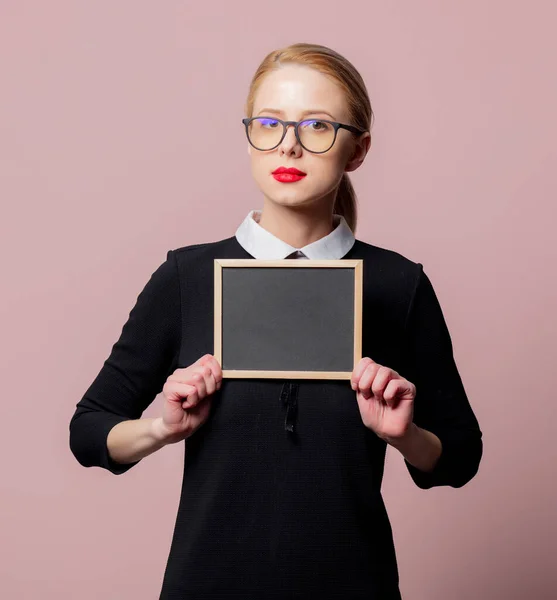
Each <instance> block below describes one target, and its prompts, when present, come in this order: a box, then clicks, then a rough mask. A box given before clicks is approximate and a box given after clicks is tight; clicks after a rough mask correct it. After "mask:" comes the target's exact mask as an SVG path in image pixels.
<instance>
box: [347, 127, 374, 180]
mask: <svg viewBox="0 0 557 600" xmlns="http://www.w3.org/2000/svg"><path fill="white" fill-rule="evenodd" d="M370 147H371V134H370V133H369V131H366V132H365V133H363V134H362V135H361V136H360V137H359V138H358V139H357V140H356V141H355V144H354V148H353V149H352V153H351V155H350V158H349V159H348V162H347V163H346V167H345V168H344V170H345V171H355V170H356V169H357V168H358V167H359V166H360V165H361V164H362V163H363V162H364V159H365V157H366V155H367V153H368V151H369V149H370Z"/></svg>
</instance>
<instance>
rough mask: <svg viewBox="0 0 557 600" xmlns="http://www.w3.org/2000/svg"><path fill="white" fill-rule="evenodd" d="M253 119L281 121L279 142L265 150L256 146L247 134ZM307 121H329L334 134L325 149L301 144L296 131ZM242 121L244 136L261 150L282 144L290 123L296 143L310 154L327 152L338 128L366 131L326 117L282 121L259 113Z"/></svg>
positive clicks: (358, 131) (353, 131) (357, 131)
mask: <svg viewBox="0 0 557 600" xmlns="http://www.w3.org/2000/svg"><path fill="white" fill-rule="evenodd" d="M255 119H272V120H273V121H277V122H278V123H282V127H283V132H282V136H281V138H280V140H279V142H278V143H277V144H276V145H275V146H273V147H272V148H266V149H265V150H263V148H258V147H257V146H256V145H255V144H254V143H253V142H252V141H251V139H250V136H249V124H250V123H251V122H252V121H255ZM307 121H320V122H321V123H330V124H331V125H332V126H333V128H334V130H335V136H334V137H333V141H332V142H331V145H330V146H329V147H328V148H327V149H326V150H321V151H319V152H315V151H314V150H310V149H309V148H306V147H305V146H304V145H303V144H302V140H301V139H300V134H299V133H298V127H299V126H300V124H301V123H305V122H307ZM242 123H243V124H244V125H245V128H246V136H247V138H248V142H249V143H250V144H251V145H252V146H253V147H254V148H255V149H256V150H260V151H261V152H268V151H270V150H274V149H275V148H277V147H278V146H280V145H281V144H282V140H284V138H285V137H286V132H287V131H288V126H289V125H292V126H293V127H294V134H295V135H296V139H297V140H298V143H299V144H300V146H301V147H302V148H303V149H304V150H306V151H307V152H311V153H312V154H324V153H325V152H329V150H330V149H331V148H332V147H333V146H334V145H335V142H336V139H337V134H338V130H339V129H346V130H348V131H350V132H351V133H354V134H356V135H358V136H359V135H362V134H364V133H366V130H365V129H359V128H358V127H354V126H353V125H347V124H346V123H338V122H337V121H329V120H328V119H311V118H310V119H302V120H301V121H283V120H282V119H277V118H276V117H266V116H264V115H259V116H257V117H246V118H245V119H242Z"/></svg>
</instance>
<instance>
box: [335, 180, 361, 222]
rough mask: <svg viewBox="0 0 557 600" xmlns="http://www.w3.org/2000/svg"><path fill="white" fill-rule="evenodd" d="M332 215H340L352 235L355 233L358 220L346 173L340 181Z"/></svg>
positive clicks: (350, 184)
mask: <svg viewBox="0 0 557 600" xmlns="http://www.w3.org/2000/svg"><path fill="white" fill-rule="evenodd" d="M333 213H335V214H337V215H342V216H343V217H344V218H345V220H346V222H347V223H348V227H350V229H351V230H352V233H356V224H357V220H358V215H357V207H356V192H355V191H354V187H353V186H352V182H351V181H350V178H349V177H348V173H343V175H342V179H341V180H340V184H339V186H338V190H337V195H336V198H335V205H334V208H333Z"/></svg>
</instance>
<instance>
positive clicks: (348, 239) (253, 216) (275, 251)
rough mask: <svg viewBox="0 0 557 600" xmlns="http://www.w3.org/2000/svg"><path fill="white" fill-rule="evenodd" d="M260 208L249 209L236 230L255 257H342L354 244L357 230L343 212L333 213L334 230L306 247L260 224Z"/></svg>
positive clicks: (264, 258)
mask: <svg viewBox="0 0 557 600" xmlns="http://www.w3.org/2000/svg"><path fill="white" fill-rule="evenodd" d="M261 212H262V211H261V210H250V211H249V213H248V214H247V216H246V218H245V219H244V220H243V221H242V223H241V224H240V226H239V227H238V229H237V230H236V239H237V240H238V242H239V244H240V245H241V246H242V247H243V248H244V250H246V252H249V254H251V255H252V256H253V257H254V258H256V259H262V260H279V259H283V258H307V259H330V260H331V259H339V258H342V257H343V256H345V255H346V253H347V252H348V251H349V250H350V248H352V246H353V245H354V241H355V237H354V234H353V232H352V230H351V229H350V227H349V226H348V223H347V222H346V219H345V218H344V217H343V216H342V215H338V214H334V215H333V223H334V225H335V228H334V229H333V231H331V233H329V234H328V235H326V236H324V237H322V238H320V239H319V240H316V241H315V242H312V243H311V244H307V245H306V246H304V247H303V248H294V246H291V245H290V244H287V243H286V242H284V241H283V240H281V239H280V238H278V237H276V236H275V235H273V234H272V233H271V232H270V231H267V230H266V229H265V228H263V227H262V226H261V225H260V224H259V219H260V218H261Z"/></svg>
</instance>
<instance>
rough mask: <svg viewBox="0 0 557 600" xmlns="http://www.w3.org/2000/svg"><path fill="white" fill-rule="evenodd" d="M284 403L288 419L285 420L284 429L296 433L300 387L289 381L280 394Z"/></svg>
mask: <svg viewBox="0 0 557 600" xmlns="http://www.w3.org/2000/svg"><path fill="white" fill-rule="evenodd" d="M280 398H281V401H282V403H283V404H284V405H285V406H286V417H285V419H284V429H285V430H286V431H288V432H290V433H294V424H295V422H296V415H297V414H298V385H297V384H296V383H291V382H290V381H287V382H285V383H284V385H283V386H282V390H281V392H280Z"/></svg>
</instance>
